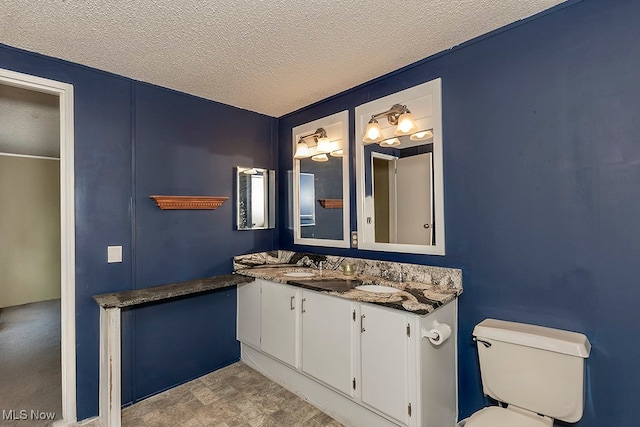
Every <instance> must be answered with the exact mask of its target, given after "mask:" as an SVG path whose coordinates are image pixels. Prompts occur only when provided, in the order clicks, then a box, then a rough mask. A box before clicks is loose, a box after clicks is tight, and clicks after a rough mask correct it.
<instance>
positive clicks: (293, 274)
mask: <svg viewBox="0 0 640 427" xmlns="http://www.w3.org/2000/svg"><path fill="white" fill-rule="evenodd" d="M284 275H285V276H288V277H313V276H315V275H316V273H311V272H308V271H290V272H288V273H284Z"/></svg>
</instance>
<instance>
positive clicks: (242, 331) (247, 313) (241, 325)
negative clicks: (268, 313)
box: [236, 282, 262, 348]
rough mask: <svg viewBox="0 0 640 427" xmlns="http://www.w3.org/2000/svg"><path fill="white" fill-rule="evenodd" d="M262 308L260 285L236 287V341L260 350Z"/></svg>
mask: <svg viewBox="0 0 640 427" xmlns="http://www.w3.org/2000/svg"><path fill="white" fill-rule="evenodd" d="M261 307H262V287H261V283H260V282H258V283H244V284H241V285H238V310H237V316H238V317H237V334H236V338H237V339H238V341H240V342H243V343H245V344H247V345H250V346H252V347H254V348H260V328H261V327H260V322H261V317H262V316H261Z"/></svg>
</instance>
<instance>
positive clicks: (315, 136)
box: [293, 128, 342, 162]
mask: <svg viewBox="0 0 640 427" xmlns="http://www.w3.org/2000/svg"><path fill="white" fill-rule="evenodd" d="M305 140H307V141H308V142H307V141H305ZM311 144H313V145H311ZM338 152H342V149H341V148H340V146H339V145H338V143H337V141H331V140H329V138H328V137H327V132H326V131H325V130H324V129H323V128H318V129H317V130H316V131H315V132H314V133H312V134H309V135H304V136H301V137H300V138H299V139H298V144H296V153H295V154H294V156H293V158H295V159H306V158H307V157H311V160H313V161H315V162H326V161H327V160H329V158H328V157H327V153H331V155H332V156H334V157H336V156H341V155H342V154H334V153H338Z"/></svg>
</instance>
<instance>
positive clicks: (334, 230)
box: [300, 156, 344, 240]
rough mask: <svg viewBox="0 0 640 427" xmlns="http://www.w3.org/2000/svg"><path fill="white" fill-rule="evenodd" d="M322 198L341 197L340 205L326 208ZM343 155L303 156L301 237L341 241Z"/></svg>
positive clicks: (335, 198)
mask: <svg viewBox="0 0 640 427" xmlns="http://www.w3.org/2000/svg"><path fill="white" fill-rule="evenodd" d="M321 200H339V201H340V203H338V204H339V207H338V206H335V207H324V208H323V206H322V204H321V203H322V202H321ZM341 202H342V158H341V157H332V156H328V159H327V161H325V162H316V161H313V160H311V159H300V237H301V238H312V239H330V240H340V239H342V236H343V235H344V230H343V224H342V214H343V209H342V203H341Z"/></svg>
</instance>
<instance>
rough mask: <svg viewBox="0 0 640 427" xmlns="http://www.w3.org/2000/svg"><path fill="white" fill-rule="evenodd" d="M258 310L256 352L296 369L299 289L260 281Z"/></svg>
mask: <svg viewBox="0 0 640 427" xmlns="http://www.w3.org/2000/svg"><path fill="white" fill-rule="evenodd" d="M260 282H261V285H262V308H261V313H262V316H261V325H260V335H261V342H260V348H261V349H262V351H264V352H265V353H267V354H269V355H271V356H273V357H275V358H277V359H279V360H281V361H283V362H285V363H286V364H288V365H291V366H294V367H296V368H297V367H298V325H299V313H300V311H299V302H300V301H299V300H300V293H301V290H300V288H295V287H293V286H289V285H283V284H280V283H273V282H268V281H266V280H260Z"/></svg>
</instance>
